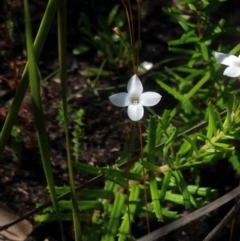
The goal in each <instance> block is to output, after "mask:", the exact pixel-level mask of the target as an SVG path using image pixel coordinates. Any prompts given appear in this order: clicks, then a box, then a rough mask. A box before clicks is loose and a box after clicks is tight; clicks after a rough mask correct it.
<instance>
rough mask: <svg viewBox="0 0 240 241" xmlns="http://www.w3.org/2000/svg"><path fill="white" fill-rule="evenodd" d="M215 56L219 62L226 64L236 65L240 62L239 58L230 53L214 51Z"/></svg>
mask: <svg viewBox="0 0 240 241" xmlns="http://www.w3.org/2000/svg"><path fill="white" fill-rule="evenodd" d="M215 58H216V59H217V61H218V62H219V63H221V64H224V65H228V66H230V65H234V66H236V65H237V64H239V63H240V60H239V58H238V57H237V56H234V55H230V54H224V53H218V52H215Z"/></svg>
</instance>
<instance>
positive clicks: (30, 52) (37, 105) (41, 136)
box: [24, 0, 65, 240]
mask: <svg viewBox="0 0 240 241" xmlns="http://www.w3.org/2000/svg"><path fill="white" fill-rule="evenodd" d="M24 13H25V28H26V43H27V44H26V45H27V57H28V61H29V71H28V74H29V79H30V85H31V95H32V101H33V107H34V119H35V125H36V129H37V138H38V145H39V149H40V154H41V159H42V163H43V168H44V172H45V177H46V180H47V183H48V188H49V191H50V196H51V199H52V202H53V206H54V210H55V212H56V215H57V217H58V220H60V218H61V215H60V212H59V208H58V203H57V196H56V191H55V185H54V179H53V173H52V167H51V160H50V152H49V147H48V138H47V133H46V126H45V119H44V112H43V106H42V101H41V97H40V80H39V76H38V68H37V63H36V59H35V53H34V49H33V41H32V31H31V26H30V14H29V7H28V0H24ZM60 226H61V222H60ZM61 233H62V238H63V240H64V239H65V238H64V232H63V228H62V226H61Z"/></svg>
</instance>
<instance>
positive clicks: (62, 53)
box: [58, 0, 82, 241]
mask: <svg viewBox="0 0 240 241" xmlns="http://www.w3.org/2000/svg"><path fill="white" fill-rule="evenodd" d="M58 52H59V76H60V80H61V86H62V103H63V112H64V131H65V138H66V148H67V163H68V173H69V186H70V191H71V198H72V210H73V223H74V235H75V240H76V241H81V240H82V232H81V223H80V217H79V210H78V204H77V196H76V190H75V189H76V188H75V183H74V174H73V167H72V158H71V141H70V138H69V132H68V114H67V72H66V69H67V66H66V0H61V1H60V3H59V10H58Z"/></svg>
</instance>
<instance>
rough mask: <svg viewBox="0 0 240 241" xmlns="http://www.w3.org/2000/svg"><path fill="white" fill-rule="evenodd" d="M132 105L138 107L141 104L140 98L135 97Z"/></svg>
mask: <svg viewBox="0 0 240 241" xmlns="http://www.w3.org/2000/svg"><path fill="white" fill-rule="evenodd" d="M132 104H133V105H138V104H139V98H137V97H133V98H132Z"/></svg>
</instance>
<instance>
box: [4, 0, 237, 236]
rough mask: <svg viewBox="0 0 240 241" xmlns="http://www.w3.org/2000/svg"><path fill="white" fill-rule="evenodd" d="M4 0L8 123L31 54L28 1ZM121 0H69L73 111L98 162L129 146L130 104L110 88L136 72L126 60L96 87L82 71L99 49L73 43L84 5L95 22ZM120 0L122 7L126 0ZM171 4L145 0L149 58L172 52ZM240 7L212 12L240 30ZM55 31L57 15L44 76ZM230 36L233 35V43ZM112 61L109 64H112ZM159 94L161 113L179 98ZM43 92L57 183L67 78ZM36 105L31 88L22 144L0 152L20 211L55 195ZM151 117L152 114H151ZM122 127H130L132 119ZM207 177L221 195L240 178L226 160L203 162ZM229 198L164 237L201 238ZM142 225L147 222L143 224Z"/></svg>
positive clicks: (21, 120)
mask: <svg viewBox="0 0 240 241" xmlns="http://www.w3.org/2000/svg"><path fill="white" fill-rule="evenodd" d="M0 4H1V5H2V6H0V21H1V25H0V98H1V100H0V126H2V125H3V123H4V120H5V118H6V115H7V112H8V109H9V106H10V105H11V101H12V99H13V97H14V94H15V92H16V89H17V86H18V84H19V80H20V76H21V72H22V70H23V68H24V66H25V63H26V59H25V57H24V55H23V46H24V43H23V41H22V38H21V36H22V35H24V18H23V12H22V9H23V7H22V2H21V1H14V2H13V1H10V0H9V1H7V0H5V1H2V2H1V3H0ZM115 4H116V1H113V0H112V1H110V0H108V1H107V4H102V3H101V1H94V0H92V1H68V18H67V19H68V36H67V39H68V53H67V57H68V68H69V69H68V94H69V96H72V98H71V100H70V101H69V104H70V106H71V113H76V111H77V110H79V109H80V108H82V109H84V110H85V117H84V123H85V126H84V133H85V135H84V146H83V151H82V155H81V158H80V161H81V162H84V163H90V164H92V165H99V166H106V165H108V164H112V163H114V162H115V160H116V157H117V156H118V155H119V153H120V151H121V149H122V147H123V144H124V141H125V136H126V132H125V131H123V126H122V120H123V119H124V120H126V119H127V118H126V117H127V115H126V112H125V110H120V109H119V108H116V107H115V106H112V105H111V104H110V102H109V101H108V97H109V95H111V94H112V93H116V92H119V91H120V90H121V88H119V89H113V90H108V89H107V87H109V86H110V85H111V86H117V85H119V84H122V83H126V81H128V79H129V76H131V72H130V70H129V69H128V68H127V67H122V68H119V67H117V68H116V69H117V71H118V74H113V75H112V76H107V77H102V76H101V77H100V78H99V80H98V82H97V85H96V86H97V87H98V88H103V90H98V91H96V90H95V91H92V90H91V82H90V81H89V78H87V77H86V76H84V75H83V74H82V72H83V71H84V70H85V69H86V68H87V67H89V66H90V67H92V66H94V67H99V66H100V64H101V61H102V59H101V58H100V57H99V56H98V55H97V53H96V52H95V51H94V50H91V51H89V52H87V53H85V54H84V55H81V56H74V55H73V54H72V50H73V48H74V47H76V46H77V45H78V44H79V43H81V35H80V33H79V31H78V28H79V24H81V19H80V12H81V11H82V12H85V13H86V14H88V15H89V16H90V17H91V21H92V24H96V23H97V19H96V16H97V15H99V14H102V15H104V14H106V13H108V11H109V10H110V9H111V8H112V7H113V6H114V5H115ZM118 4H119V6H120V8H122V5H121V3H120V1H119V3H118ZM171 4H172V3H171V1H163V0H162V1H161V0H156V1H151V3H149V1H148V2H145V1H143V7H144V8H145V9H146V13H147V16H146V17H145V20H144V22H142V29H141V31H142V42H143V43H142V51H141V56H140V57H141V59H142V60H144V61H150V62H153V63H156V62H159V61H161V60H163V59H164V58H165V57H167V56H168V57H169V56H170V53H169V52H168V48H167V41H168V40H171V39H176V38H177V37H179V36H180V35H181V28H180V27H179V25H178V24H177V23H176V22H174V21H173V20H171V19H170V18H169V17H167V16H165V15H164V13H163V12H161V8H162V7H163V6H169V5H171ZM45 5H46V2H45V1H35V0H34V1H31V11H32V16H33V23H32V24H33V29H34V31H35V32H36V30H37V28H38V25H39V22H40V21H41V17H42V14H43V11H44V8H45ZM9 13H11V14H12V16H13V17H14V18H15V19H17V20H16V26H15V28H14V34H13V37H11V36H9V33H8V30H7V26H6V24H7V21H6V19H7V16H8V14H9ZM230 13H231V14H230ZM232 13H233V14H232ZM239 14H240V4H239V0H235V1H234V0H233V1H230V0H229V1H227V2H226V4H224V6H223V7H222V8H220V9H216V10H215V12H214V14H213V15H212V16H211V17H212V18H213V21H216V22H217V21H218V20H219V19H220V18H222V17H223V18H224V19H226V21H228V23H229V24H232V26H238V32H239V29H240V23H239ZM56 34H57V28H56V22H55V23H54V24H53V27H52V29H51V32H50V34H49V37H48V39H47V41H46V44H45V47H44V49H43V52H42V55H41V57H40V60H39V68H40V70H41V72H42V75H43V77H46V76H47V75H48V74H50V73H52V71H54V70H56V68H57V37H56V36H57V35H56ZM235 36H238V37H239V34H238V35H234V34H233V36H231V38H230V40H229V38H227V37H228V36H226V38H224V39H221V40H219V41H221V42H222V43H223V44H224V43H225V42H227V43H228V44H232V46H234V45H235V44H236V43H237V42H239V38H238V39H237V38H236V37H235ZM228 41H231V43H229V42H228ZM108 67H109V68H111V66H108ZM161 68H162V67H159V71H161ZM116 69H109V71H112V72H113V73H114V72H115V71H116ZM144 78H145V77H143V79H144ZM104 88H105V89H104ZM124 88H125V87H124ZM148 88H151V89H152V90H154V89H155V90H156V91H157V90H158V88H159V87H157V86H156V85H155V84H154V82H152V84H149V86H148V85H146V89H148ZM161 94H162V95H163V98H164V99H165V100H167V101H163V103H167V104H165V106H164V105H161V106H160V107H157V108H155V109H154V110H155V111H156V113H158V114H161V113H162V112H163V110H164V109H165V108H167V109H172V108H173V107H174V106H175V105H176V101H175V100H174V99H172V98H171V97H170V96H169V95H168V94H167V93H164V92H161ZM42 97H43V100H44V110H45V114H46V126H47V130H48V135H49V144H50V151H51V157H52V165H53V170H54V177H55V181H56V184H57V185H63V184H68V176H67V175H66V173H67V164H66V150H65V140H64V134H63V131H62V130H61V128H60V127H59V121H58V118H57V116H58V111H59V105H60V99H61V86H60V83H59V81H58V79H57V78H55V79H53V80H47V81H45V82H43V84H42ZM32 109H33V108H32V104H31V98H30V94H29V93H27V94H26V97H25V99H24V102H23V104H22V107H21V110H20V112H19V115H18V118H17V120H16V125H17V126H19V127H20V129H21V131H22V132H21V135H22V136H21V138H22V141H21V142H20V143H18V144H17V143H15V144H16V150H19V152H18V153H17V154H16V155H13V153H12V151H11V149H10V146H12V145H13V144H14V143H13V141H14V139H13V138H10V140H9V142H8V145H7V146H6V148H5V151H4V153H3V155H2V156H1V160H0V197H1V202H4V203H6V204H7V205H9V206H11V207H15V208H16V211H17V212H18V214H19V215H23V214H25V213H27V212H28V211H30V210H32V209H33V208H34V207H35V204H36V203H37V202H46V201H48V200H49V195H48V192H47V190H46V181H45V178H44V172H43V168H42V165H41V160H40V155H39V151H38V148H37V139H36V132H35V128H34V117H33V114H32ZM74 117H75V116H74V115H73V114H72V115H71V116H70V120H71V123H70V130H71V128H72V126H73V121H74ZM146 118H147V114H146V115H145V119H146ZM124 128H125V129H126V128H127V127H124ZM219 173H221V174H220V175H221V177H219ZM201 177H202V180H201V184H202V185H203V186H211V187H212V188H216V189H218V190H219V195H223V194H225V193H226V192H228V191H229V190H231V189H233V188H234V187H236V186H237V185H238V180H237V178H235V173H234V172H233V170H232V169H231V167H230V166H229V164H228V163H227V162H226V161H222V162H221V163H217V164H214V165H213V166H212V167H206V168H202V170H201ZM225 177H228V178H225ZM89 178H90V177H89V176H86V175H80V174H78V175H76V184H77V185H79V184H82V183H83V182H85V181H86V180H88V179H89ZM231 205H234V203H231V204H228V205H226V206H224V207H222V208H220V209H219V210H217V211H216V212H214V213H213V214H212V215H211V217H203V218H202V219H201V220H197V221H196V222H194V223H192V224H189V225H188V226H186V227H184V228H182V229H181V230H177V231H176V232H173V233H172V234H170V235H168V236H167V237H165V238H162V239H161V240H166V241H167V240H171V241H173V240H178V241H180V240H181V241H188V240H203V238H204V237H205V236H206V235H207V234H208V233H209V232H210V231H211V230H212V229H213V227H214V226H215V225H216V224H217V223H218V222H219V221H220V220H221V219H222V217H223V216H224V215H225V213H226V212H227V211H228V210H229V209H230V208H231ZM236 223H237V225H238V226H237V228H239V222H238V220H237V222H236ZM139 227H141V231H140V230H139ZM145 227H146V226H145V224H144V223H143V224H142V223H141V222H136V227H135V228H136V230H138V231H137V232H136V233H137V234H138V235H139V237H140V236H142V235H144V234H146V229H145ZM158 227H159V223H153V224H152V230H154V229H156V228H158ZM237 228H236V229H237ZM228 232H229V230H227V229H225V230H224V231H223V232H222V233H221V236H222V237H223V238H222V239H218V240H227V239H228V237H229V236H228ZM238 236H239V235H236V239H234V240H238V239H237V237H238Z"/></svg>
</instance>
